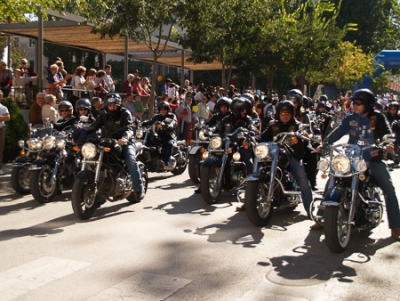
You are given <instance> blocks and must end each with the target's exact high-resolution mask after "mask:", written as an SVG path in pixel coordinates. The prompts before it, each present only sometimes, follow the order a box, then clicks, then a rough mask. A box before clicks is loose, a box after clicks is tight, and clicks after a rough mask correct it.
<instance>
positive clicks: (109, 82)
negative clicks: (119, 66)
mask: <svg viewBox="0 0 400 301" xmlns="http://www.w3.org/2000/svg"><path fill="white" fill-rule="evenodd" d="M104 71H105V75H104V82H105V87H104V88H105V89H106V90H107V91H109V92H114V91H115V84H116V83H118V81H117V80H113V79H112V77H111V65H105V66H104Z"/></svg>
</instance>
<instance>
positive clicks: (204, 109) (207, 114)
mask: <svg viewBox="0 0 400 301" xmlns="http://www.w3.org/2000/svg"><path fill="white" fill-rule="evenodd" d="M207 101H208V98H207V96H205V95H203V96H202V98H201V102H200V103H198V104H197V107H198V108H199V109H198V111H197V116H199V118H203V119H205V120H206V121H207V120H208V119H210V118H211V117H212V114H211V111H210V107H209V106H208V105H207Z"/></svg>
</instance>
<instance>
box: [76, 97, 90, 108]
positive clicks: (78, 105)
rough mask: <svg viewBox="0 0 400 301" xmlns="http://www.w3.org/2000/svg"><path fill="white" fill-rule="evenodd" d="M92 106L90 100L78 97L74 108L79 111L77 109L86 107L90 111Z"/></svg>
mask: <svg viewBox="0 0 400 301" xmlns="http://www.w3.org/2000/svg"><path fill="white" fill-rule="evenodd" d="M91 108H92V104H91V103H90V100H89V99H87V98H81V99H78V100H77V101H76V103H75V110H77V111H79V109H87V110H89V111H90V109H91Z"/></svg>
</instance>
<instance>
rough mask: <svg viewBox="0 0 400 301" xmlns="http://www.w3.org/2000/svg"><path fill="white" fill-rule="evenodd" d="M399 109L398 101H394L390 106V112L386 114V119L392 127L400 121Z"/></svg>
mask: <svg viewBox="0 0 400 301" xmlns="http://www.w3.org/2000/svg"><path fill="white" fill-rule="evenodd" d="M399 108H400V105H399V104H398V103H397V102H396V101H393V102H391V103H390V104H389V105H388V112H387V113H386V118H387V120H388V122H389V124H390V125H392V124H393V122H394V121H399V120H400V116H399V115H398V113H399Z"/></svg>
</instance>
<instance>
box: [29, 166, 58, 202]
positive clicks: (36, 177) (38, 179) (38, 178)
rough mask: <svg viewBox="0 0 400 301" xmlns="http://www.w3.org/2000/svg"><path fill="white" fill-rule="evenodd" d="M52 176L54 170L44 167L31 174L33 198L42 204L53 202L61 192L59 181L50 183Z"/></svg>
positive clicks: (32, 171)
mask: <svg viewBox="0 0 400 301" xmlns="http://www.w3.org/2000/svg"><path fill="white" fill-rule="evenodd" d="M52 174H53V168H52V167H50V166H43V167H42V169H39V170H31V171H30V172H29V184H30V186H31V192H32V196H33V198H34V199H35V200H36V201H37V202H39V203H41V204H44V203H48V202H51V201H52V200H53V199H54V198H55V196H56V195H57V193H58V192H59V187H58V184H57V181H54V182H50V181H49V179H50V178H51V175H52Z"/></svg>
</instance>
